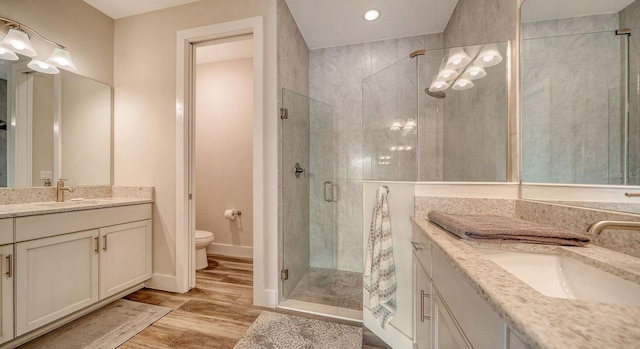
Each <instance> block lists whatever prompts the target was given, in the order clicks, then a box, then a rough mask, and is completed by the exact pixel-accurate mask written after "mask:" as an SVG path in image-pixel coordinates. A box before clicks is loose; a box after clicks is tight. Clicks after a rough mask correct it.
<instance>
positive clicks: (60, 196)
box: [56, 178, 73, 202]
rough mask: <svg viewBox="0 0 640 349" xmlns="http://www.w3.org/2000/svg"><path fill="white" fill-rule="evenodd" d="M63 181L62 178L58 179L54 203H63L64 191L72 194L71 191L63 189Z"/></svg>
mask: <svg viewBox="0 0 640 349" xmlns="http://www.w3.org/2000/svg"><path fill="white" fill-rule="evenodd" d="M64 181H66V179H64V178H60V179H58V185H57V186H56V201H57V202H63V201H64V191H65V190H68V191H69V193H73V189H71V188H65V187H64Z"/></svg>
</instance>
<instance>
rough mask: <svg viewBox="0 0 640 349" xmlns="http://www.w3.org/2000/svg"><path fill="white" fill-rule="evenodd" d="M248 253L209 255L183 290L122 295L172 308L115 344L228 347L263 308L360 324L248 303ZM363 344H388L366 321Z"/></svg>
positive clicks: (128, 348)
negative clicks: (192, 285) (205, 264)
mask: <svg viewBox="0 0 640 349" xmlns="http://www.w3.org/2000/svg"><path fill="white" fill-rule="evenodd" d="M252 269H253V263H252V260H251V259H245V258H236V257H227V256H220V255H210V256H209V266H208V267H207V268H205V269H202V270H199V271H197V272H196V287H195V288H193V289H192V290H191V291H189V292H187V293H184V294H176V293H170V292H163V291H157V290H150V289H142V290H140V291H137V292H134V293H132V294H130V295H128V296H127V297H125V298H126V299H129V300H132V301H137V302H143V303H148V304H154V305H160V306H165V307H170V308H172V309H173V311H172V312H171V313H169V314H168V315H166V316H165V317H163V318H162V319H160V320H158V321H157V322H155V323H154V324H153V325H151V326H149V327H148V328H146V329H145V330H144V331H142V332H140V333H139V334H138V335H136V336H135V337H133V338H131V339H130V340H128V341H127V342H126V343H124V344H123V345H121V346H120V347H119V348H120V349H166V348H180V349H205V348H207V349H216V348H228V349H231V348H233V346H234V345H235V344H236V342H238V340H240V338H241V337H242V335H243V334H244V332H245V331H246V330H247V329H248V328H249V326H251V323H253V321H254V320H255V319H256V318H257V317H258V315H260V313H261V312H262V311H263V310H269V311H275V312H279V313H285V314H292V315H297V316H304V317H309V318H314V319H321V320H326V321H333V322H339V323H344V324H349V325H353V326H360V327H361V326H362V324H359V323H354V322H349V321H341V320H335V319H330V318H324V317H320V316H314V315H309V314H304V313H296V312H292V311H286V310H280V309H270V308H263V307H257V306H254V305H252V294H253V287H252V285H253V277H252V273H253V271H252ZM362 347H363V348H369V349H376V348H390V347H389V346H387V345H386V344H385V343H384V342H383V341H381V340H380V339H379V338H378V337H377V336H376V335H375V334H373V333H371V331H369V330H368V329H367V328H366V327H365V328H364V335H363V345H362Z"/></svg>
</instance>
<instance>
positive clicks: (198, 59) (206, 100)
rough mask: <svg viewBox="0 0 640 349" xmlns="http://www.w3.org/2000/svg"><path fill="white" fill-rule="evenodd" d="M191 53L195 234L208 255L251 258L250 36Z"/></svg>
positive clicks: (206, 44) (199, 46)
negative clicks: (208, 237) (209, 239)
mask: <svg viewBox="0 0 640 349" xmlns="http://www.w3.org/2000/svg"><path fill="white" fill-rule="evenodd" d="M194 48H195V65H194V67H195V69H194V70H193V74H194V77H193V80H194V82H195V84H194V95H195V114H194V132H193V137H192V140H191V141H192V142H193V146H194V157H193V165H192V166H193V168H194V176H193V180H194V183H193V185H194V189H195V191H194V196H193V198H194V201H195V205H194V209H195V230H196V231H200V232H201V233H200V234H208V233H212V234H213V243H211V244H210V245H209V246H208V247H206V251H207V253H208V254H216V255H224V256H230V257H244V258H247V257H249V258H251V257H252V248H253V235H252V231H253V219H252V218H253V197H252V187H253V184H252V174H253V166H252V162H253V153H252V146H253V139H252V137H253V35H252V34H248V35H240V36H233V37H229V38H224V39H218V40H211V41H205V42H200V43H197V44H195V45H194ZM230 212H231V213H230ZM202 232H206V233H202ZM196 248H198V246H196ZM199 257H200V258H202V256H196V258H199ZM196 264H199V263H198V261H197V260H196ZM200 266H201V265H200Z"/></svg>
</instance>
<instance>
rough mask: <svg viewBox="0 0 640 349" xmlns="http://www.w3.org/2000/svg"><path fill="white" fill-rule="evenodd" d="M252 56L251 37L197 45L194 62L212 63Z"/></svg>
mask: <svg viewBox="0 0 640 349" xmlns="http://www.w3.org/2000/svg"><path fill="white" fill-rule="evenodd" d="M251 57H253V39H246V40H238V41H231V42H225V43H222V44H212V45H206V46H199V47H197V48H196V64H205V63H214V62H222V61H230V60H234V59H243V58H251Z"/></svg>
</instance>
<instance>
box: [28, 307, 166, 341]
mask: <svg viewBox="0 0 640 349" xmlns="http://www.w3.org/2000/svg"><path fill="white" fill-rule="evenodd" d="M170 311H171V309H170V308H165V307H159V306H156V305H150V304H145V303H140V302H133V301H129V300H125V299H119V300H117V301H115V302H113V303H111V304H108V305H106V306H104V307H102V308H100V309H98V310H96V311H94V312H92V313H89V314H87V315H85V316H83V317H81V318H79V319H76V320H74V321H72V322H70V323H68V324H66V325H64V326H62V327H60V328H58V329H55V330H53V331H51V332H49V333H47V334H45V335H44V336H41V337H38V338H36V339H34V340H32V341H31V342H28V343H26V344H24V345H22V346H20V347H19V348H25V349H39V348H42V349H45V348H46V349H115V348H117V347H118V346H120V345H121V344H122V343H124V342H126V341H127V340H129V339H130V338H132V337H133V336H135V335H136V334H138V333H139V332H141V331H142V330H144V329H145V328H147V327H149V326H150V325H151V324H153V323H154V322H156V321H158V320H160V319H161V318H162V317H163V316H165V315H167V314H168V313H169V312H170Z"/></svg>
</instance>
